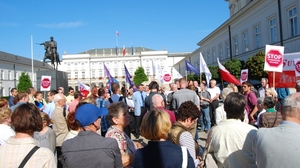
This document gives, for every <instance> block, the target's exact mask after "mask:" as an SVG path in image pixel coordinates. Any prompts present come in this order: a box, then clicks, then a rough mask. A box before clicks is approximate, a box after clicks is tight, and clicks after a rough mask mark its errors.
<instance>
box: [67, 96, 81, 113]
mask: <svg viewBox="0 0 300 168" xmlns="http://www.w3.org/2000/svg"><path fill="white" fill-rule="evenodd" d="M78 103H79V100H77V99H74V100H73V101H72V102H71V103H70V104H69V109H68V111H69V112H70V113H74V112H75V109H76V106H77V104H78Z"/></svg>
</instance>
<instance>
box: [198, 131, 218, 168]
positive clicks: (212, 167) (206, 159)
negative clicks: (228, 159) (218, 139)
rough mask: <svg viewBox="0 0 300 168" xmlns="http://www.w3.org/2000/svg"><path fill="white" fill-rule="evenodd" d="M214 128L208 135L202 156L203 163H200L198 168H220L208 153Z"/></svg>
mask: <svg viewBox="0 0 300 168" xmlns="http://www.w3.org/2000/svg"><path fill="white" fill-rule="evenodd" d="M213 128H214V127H212V128H211V129H210V130H209V132H208V135H207V140H206V144H205V148H204V151H203V154H202V161H201V162H200V165H199V166H198V167H200V168H218V165H217V163H216V161H215V159H214V156H213V154H212V153H209V152H208V148H209V144H210V141H211V138H212V137H211V134H212V130H213Z"/></svg>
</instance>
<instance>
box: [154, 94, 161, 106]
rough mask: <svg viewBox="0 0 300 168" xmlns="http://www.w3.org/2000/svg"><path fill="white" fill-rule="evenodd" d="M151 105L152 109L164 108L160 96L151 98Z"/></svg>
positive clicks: (156, 95)
mask: <svg viewBox="0 0 300 168" xmlns="http://www.w3.org/2000/svg"><path fill="white" fill-rule="evenodd" d="M152 104H153V107H154V108H156V107H163V106H164V99H163V97H162V96H161V95H160V94H155V95H153V96H152Z"/></svg>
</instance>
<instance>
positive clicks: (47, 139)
mask: <svg viewBox="0 0 300 168" xmlns="http://www.w3.org/2000/svg"><path fill="white" fill-rule="evenodd" d="M41 117H42V121H43V129H42V131H40V132H34V135H33V138H34V139H36V140H37V141H38V142H39V146H40V147H45V148H48V149H50V150H51V151H52V152H53V153H55V146H56V135H55V132H54V131H53V130H52V129H51V128H50V127H49V125H50V124H53V122H52V120H51V119H50V117H49V115H48V114H46V113H44V112H41Z"/></svg>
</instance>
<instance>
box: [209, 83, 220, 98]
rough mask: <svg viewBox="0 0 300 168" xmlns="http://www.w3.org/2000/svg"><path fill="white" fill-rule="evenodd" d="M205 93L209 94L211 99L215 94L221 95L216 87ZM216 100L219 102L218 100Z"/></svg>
mask: <svg viewBox="0 0 300 168" xmlns="http://www.w3.org/2000/svg"><path fill="white" fill-rule="evenodd" d="M207 91H208V92H209V93H210V97H211V98H214V97H215V96H216V95H217V94H221V90H220V88H219V87H218V86H215V87H214V88H208V89H207ZM216 100H219V98H217V99H216Z"/></svg>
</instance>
